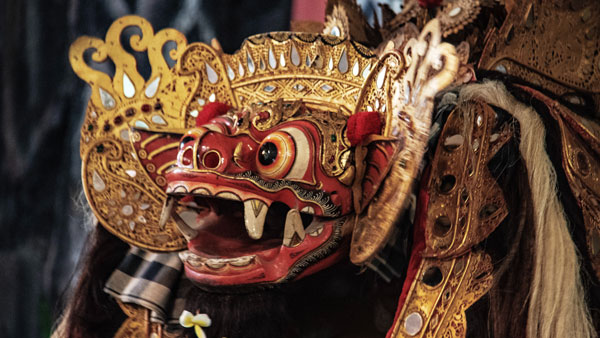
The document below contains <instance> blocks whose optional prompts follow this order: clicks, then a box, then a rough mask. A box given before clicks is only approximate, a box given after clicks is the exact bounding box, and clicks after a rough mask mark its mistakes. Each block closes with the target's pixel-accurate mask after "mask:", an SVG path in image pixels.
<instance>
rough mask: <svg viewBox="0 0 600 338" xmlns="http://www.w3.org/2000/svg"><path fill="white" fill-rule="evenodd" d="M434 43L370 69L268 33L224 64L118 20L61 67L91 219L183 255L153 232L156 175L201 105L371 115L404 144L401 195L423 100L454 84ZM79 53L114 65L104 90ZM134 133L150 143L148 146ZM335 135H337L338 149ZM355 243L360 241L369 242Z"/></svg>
mask: <svg viewBox="0 0 600 338" xmlns="http://www.w3.org/2000/svg"><path fill="white" fill-rule="evenodd" d="M129 26H137V27H139V28H140V30H141V31H142V37H141V38H140V37H139V36H137V35H134V36H133V37H132V38H131V40H130V43H131V47H132V48H133V49H134V50H135V51H138V52H144V51H145V52H147V54H148V58H149V60H150V65H151V67H152V75H151V76H150V78H149V79H148V80H147V81H146V80H145V79H144V78H143V77H142V76H141V75H139V73H138V72H137V70H136V62H135V59H134V57H133V56H132V55H130V54H129V53H127V52H125V51H124V49H123V47H122V46H121V44H120V42H119V41H120V37H121V34H122V32H123V30H124V29H125V28H127V27H129ZM440 39H441V36H440V33H439V24H438V22H437V21H435V20H434V21H432V22H431V23H430V24H429V25H428V26H427V27H426V28H425V29H424V30H423V33H421V36H420V37H419V40H415V39H413V40H411V41H410V42H409V43H407V45H406V47H405V49H404V51H403V53H400V52H398V51H391V52H388V53H386V54H384V55H383V56H381V57H380V58H377V57H376V56H375V55H374V54H373V53H372V52H371V51H370V50H369V49H368V48H366V47H364V46H363V45H360V44H358V43H356V42H353V41H351V40H348V39H341V38H338V37H335V36H331V35H321V34H309V33H289V32H275V33H268V34H260V35H256V36H253V37H250V38H248V39H247V40H246V41H245V42H244V44H243V45H242V46H241V48H240V50H238V51H237V52H235V53H234V54H231V55H229V54H225V53H223V52H222V51H221V50H220V48H218V44H215V47H216V48H215V47H211V46H208V45H206V44H202V43H194V44H190V45H189V46H187V47H186V40H185V38H184V37H183V35H182V34H181V33H179V32H177V31H175V30H173V29H164V30H161V31H160V32H158V33H156V34H154V33H153V30H152V27H151V26H150V24H149V23H148V22H147V21H146V20H144V19H142V18H140V17H136V16H127V17H123V18H121V19H118V20H117V21H116V22H115V23H114V24H113V25H112V26H111V27H110V28H109V30H108V32H107V35H106V39H105V41H102V40H99V39H95V38H90V37H81V38H79V39H78V40H77V41H75V42H74V43H73V45H72V46H71V51H70V59H71V63H72V66H73V69H74V70H75V72H76V73H77V75H79V76H80V77H81V78H82V79H84V80H86V81H87V82H88V83H89V84H90V86H91V87H92V97H91V99H90V103H89V106H88V110H87V113H86V118H85V122H84V126H83V127H82V133H81V135H82V138H81V157H82V162H83V165H82V176H83V181H84V189H85V192H86V196H87V198H88V201H89V202H90V205H91V207H92V210H93V211H94V213H95V214H96V216H97V218H98V219H99V221H100V222H101V223H102V224H103V225H104V226H105V227H106V228H107V229H109V231H111V232H113V233H114V234H116V235H117V236H119V237H120V238H122V239H124V240H126V241H127V242H129V243H132V244H134V245H137V246H140V247H144V248H148V249H152V250H178V249H181V248H183V247H184V245H185V244H184V243H185V242H184V239H183V237H182V236H181V235H180V234H179V233H178V231H177V230H176V227H175V224H174V223H173V222H172V221H168V222H167V224H166V227H165V228H164V229H162V228H161V227H160V226H159V224H160V223H161V222H159V218H160V212H161V209H162V206H163V203H164V201H165V199H166V195H165V192H164V186H165V183H166V181H165V178H164V176H163V174H164V172H165V171H166V170H168V168H169V167H170V166H171V165H173V164H174V159H175V157H176V156H175V155H174V153H176V151H177V145H178V141H179V134H181V133H183V131H184V130H185V129H186V128H190V127H193V126H195V119H196V117H197V116H198V114H199V111H200V110H201V109H202V107H203V106H204V105H205V104H206V103H208V102H212V101H220V102H225V103H228V104H230V105H232V106H233V107H238V108H241V107H243V106H249V105H251V104H253V103H258V102H269V101H276V100H279V99H283V100H285V101H297V100H302V101H303V102H305V104H307V105H309V106H313V107H314V108H318V109H320V110H326V111H335V112H340V113H341V114H343V115H346V116H350V115H351V114H353V113H355V112H358V111H369V110H370V111H378V112H380V113H381V114H382V115H383V121H384V122H385V124H384V129H383V132H382V136H383V137H390V138H391V137H394V138H397V137H404V138H406V139H407V140H408V141H406V142H405V145H404V148H403V151H402V154H401V155H399V156H401V158H402V163H404V166H403V167H402V169H401V170H402V173H401V181H402V182H404V183H403V187H402V189H400V190H401V191H402V192H405V191H407V190H408V188H409V186H410V182H412V180H411V179H409V178H410V177H414V175H415V173H416V171H417V169H418V164H419V162H420V156H421V155H422V151H423V149H424V146H423V145H424V143H423V142H426V135H427V133H428V129H429V123H430V121H429V119H430V112H431V110H432V106H433V96H434V95H435V93H436V92H437V91H438V90H439V89H440V88H443V87H445V86H446V85H447V84H449V83H450V82H451V81H452V79H453V78H454V76H455V73H456V67H457V61H456V56H455V52H454V49H453V48H452V47H451V46H450V45H448V44H442V43H441V41H440ZM168 41H175V42H176V43H177V48H176V49H174V50H172V51H171V53H170V56H171V58H173V59H177V66H176V67H173V68H169V66H168V65H167V63H166V61H165V60H164V58H163V55H162V49H163V46H164V45H165V43H166V42H168ZM88 49H95V50H96V51H95V53H93V54H92V60H93V61H96V62H102V61H105V60H107V59H108V58H110V59H111V60H112V61H113V63H114V64H115V68H116V72H115V75H114V76H113V77H112V79H111V77H109V76H108V75H107V74H105V73H102V72H99V71H96V70H93V69H92V68H90V67H89V66H88V65H87V64H86V63H85V61H84V52H85V51H87V50H88ZM184 49H185V50H184ZM407 116H411V117H412V118H407ZM144 129H146V130H151V131H154V132H160V133H155V134H154V135H153V136H150V137H147V133H146V132H145V131H144ZM342 130H343V128H338V130H337V131H336V132H337V133H338V135H337V136H338V137H339V138H340V139H342V138H344V135H341V134H340V133H342ZM407 133H410V135H408V134H407ZM142 134H144V135H143V136H142ZM332 151H333V152H334V154H333V155H334V158H335V161H336V162H335V163H338V162H340V161H343V159H342V157H343V156H342V155H343V154H342V152H343V149H341V150H340V149H334V150H332ZM335 167H336V168H338V169H337V171H336V170H334V169H332V168H333V166H332V167H331V168H330V169H331V170H330V172H332V173H333V174H334V175H339V174H341V170H342V168H344V166H342V165H337V166H335ZM366 226H367V227H368V225H366ZM390 227H391V225H390ZM361 229H362V228H361ZM361 233H363V232H361ZM364 233H367V236H368V233H369V231H366V232H364ZM357 236H358V235H357ZM361 236H362V235H361ZM359 237H360V236H359Z"/></svg>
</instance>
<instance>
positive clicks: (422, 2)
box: [419, 0, 442, 8]
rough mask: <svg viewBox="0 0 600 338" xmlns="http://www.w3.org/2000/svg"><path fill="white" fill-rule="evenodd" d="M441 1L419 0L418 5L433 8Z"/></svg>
mask: <svg viewBox="0 0 600 338" xmlns="http://www.w3.org/2000/svg"><path fill="white" fill-rule="evenodd" d="M441 3H442V0H419V6H421V7H423V8H435V7H438V6H439V5H440V4H441Z"/></svg>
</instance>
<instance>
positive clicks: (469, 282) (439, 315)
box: [391, 251, 493, 338]
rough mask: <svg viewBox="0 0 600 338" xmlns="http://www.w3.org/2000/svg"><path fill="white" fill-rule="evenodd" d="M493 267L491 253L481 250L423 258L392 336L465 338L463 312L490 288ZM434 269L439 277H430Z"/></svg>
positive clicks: (465, 324)
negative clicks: (441, 257) (442, 257)
mask: <svg viewBox="0 0 600 338" xmlns="http://www.w3.org/2000/svg"><path fill="white" fill-rule="evenodd" d="M492 269H493V267H492V262H491V258H490V256H489V255H487V254H486V253H485V252H482V251H474V252H468V253H466V254H464V255H462V256H460V257H456V258H453V259H448V260H440V259H432V258H425V259H423V261H422V262H421V265H420V266H419V271H418V273H417V278H416V279H415V281H414V282H413V283H412V285H411V287H410V290H409V291H408V295H407V297H406V301H405V303H404V306H403V307H402V310H401V312H400V314H399V316H398V318H397V320H396V322H395V323H394V327H393V331H392V334H391V337H393V338H404V337H456V338H458V337H465V336H466V333H467V318H466V315H465V311H466V310H467V309H468V308H469V307H470V306H471V305H472V304H473V303H475V302H476V301H477V300H478V299H479V298H481V296H483V295H485V294H486V293H487V292H488V291H489V290H490V288H491V287H492V283H493V275H492ZM437 272H439V273H441V279H436V278H431V276H432V275H434V274H437Z"/></svg>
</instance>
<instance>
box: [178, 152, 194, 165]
mask: <svg viewBox="0 0 600 338" xmlns="http://www.w3.org/2000/svg"><path fill="white" fill-rule="evenodd" d="M193 158H194V151H193V150H192V149H186V150H185V151H184V152H183V154H182V155H181V164H182V165H183V166H186V167H189V166H191V165H192V163H193Z"/></svg>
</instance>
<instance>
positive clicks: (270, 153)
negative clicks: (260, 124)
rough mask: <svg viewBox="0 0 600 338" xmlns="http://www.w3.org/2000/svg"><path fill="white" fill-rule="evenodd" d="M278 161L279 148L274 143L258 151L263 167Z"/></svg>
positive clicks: (269, 143)
mask: <svg viewBox="0 0 600 338" xmlns="http://www.w3.org/2000/svg"><path fill="white" fill-rule="evenodd" d="M276 159H277V146H276V145H275V143H273V142H266V143H264V144H263V145H262V146H260V149H259V151H258V161H259V162H260V164H262V165H269V164H272V163H273V162H275V160H276Z"/></svg>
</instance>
